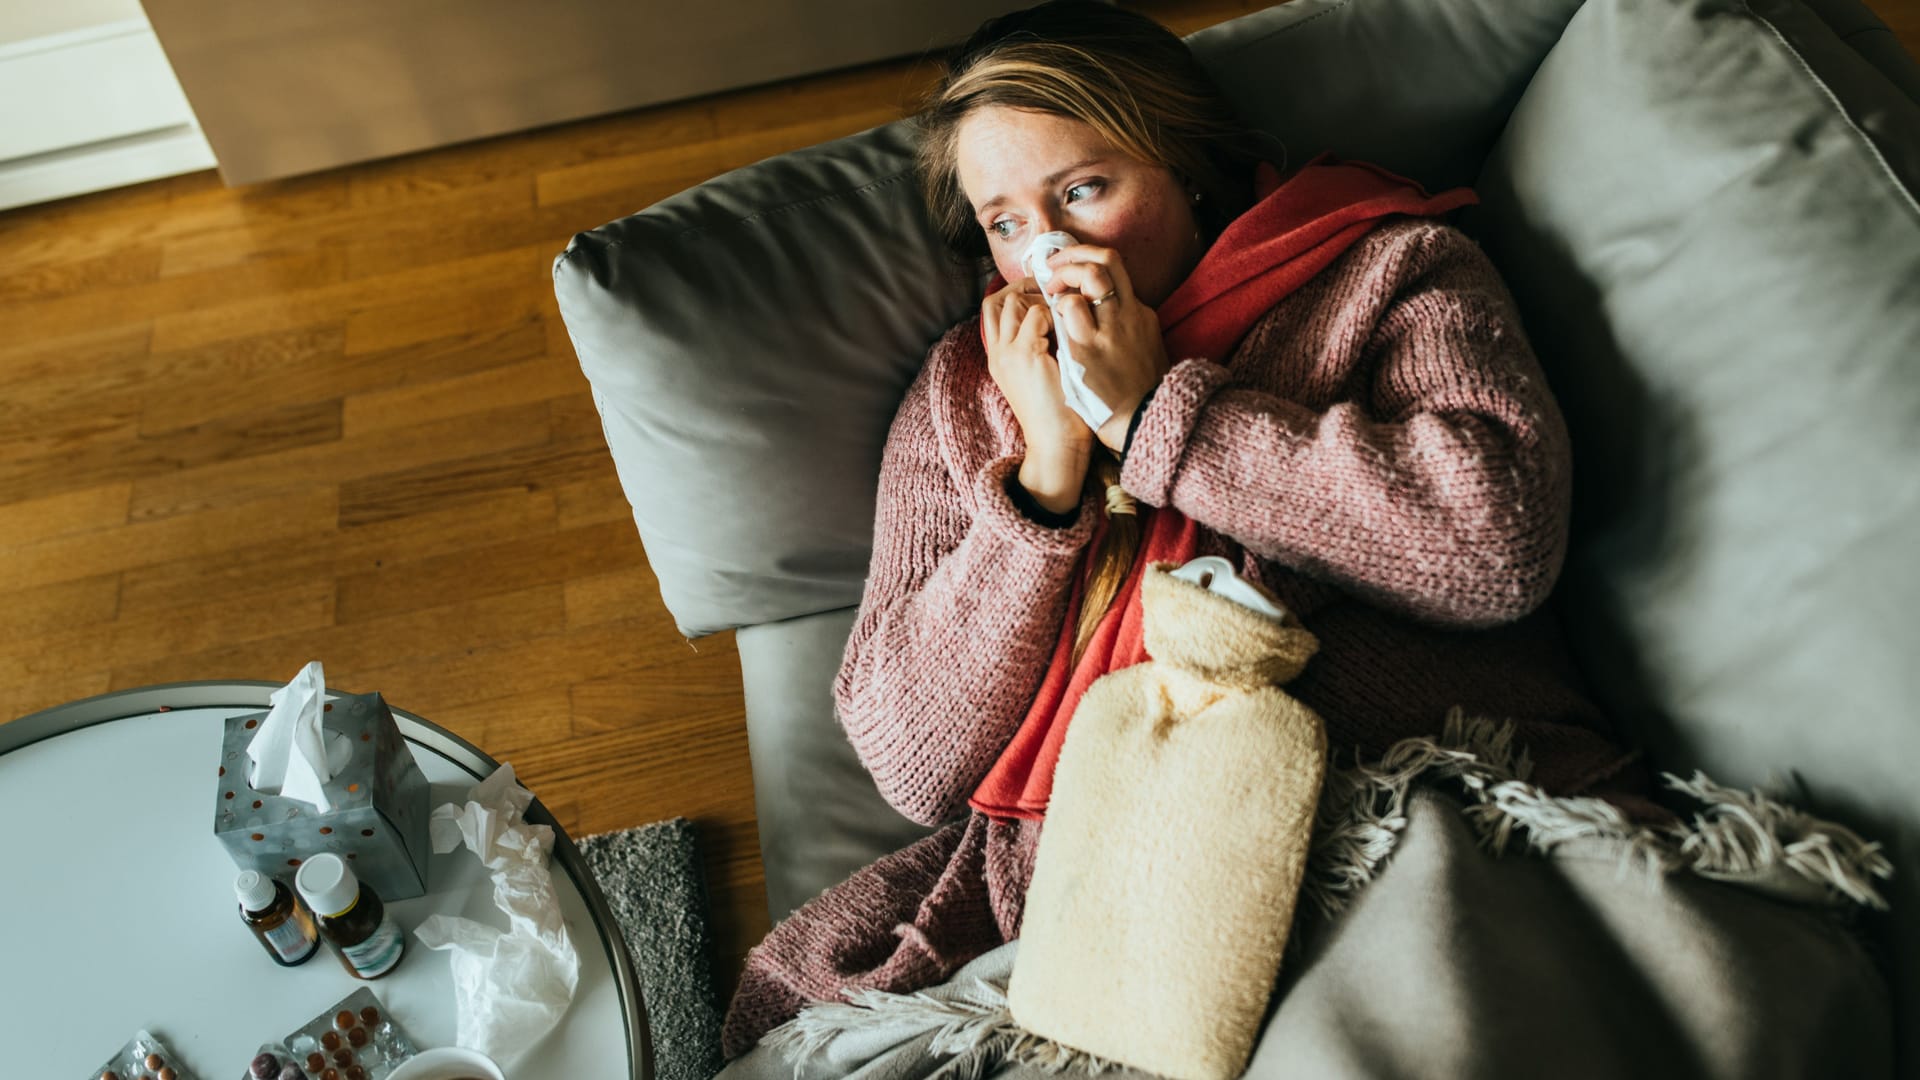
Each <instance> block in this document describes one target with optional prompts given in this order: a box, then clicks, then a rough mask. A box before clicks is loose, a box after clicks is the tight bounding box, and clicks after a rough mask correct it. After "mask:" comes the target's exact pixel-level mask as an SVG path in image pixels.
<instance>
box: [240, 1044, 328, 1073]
mask: <svg viewBox="0 0 1920 1080" xmlns="http://www.w3.org/2000/svg"><path fill="white" fill-rule="evenodd" d="M241 1080H313V1077H311V1076H308V1075H307V1074H306V1072H305V1071H304V1070H302V1069H301V1068H300V1066H299V1064H298V1063H297V1062H295V1061H294V1060H293V1054H292V1053H291V1052H290V1051H288V1050H287V1048H286V1047H284V1046H281V1045H280V1044H279V1043H263V1044H262V1045H261V1047H260V1049H259V1051H257V1052H256V1053H255V1054H254V1055H253V1060H252V1061H250V1062H248V1063H247V1071H246V1073H245V1075H244V1076H242V1077H241Z"/></svg>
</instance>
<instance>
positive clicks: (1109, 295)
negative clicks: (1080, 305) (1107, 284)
mask: <svg viewBox="0 0 1920 1080" xmlns="http://www.w3.org/2000/svg"><path fill="white" fill-rule="evenodd" d="M1119 291H1120V290H1119V289H1112V290H1109V291H1108V292H1107V294H1106V295H1105V296H1096V297H1093V298H1092V299H1089V300H1088V301H1087V303H1089V304H1092V305H1093V306H1094V307H1099V306H1100V305H1101V304H1104V303H1106V302H1107V301H1109V300H1111V299H1113V296H1114V294H1115V293H1117V292H1119Z"/></svg>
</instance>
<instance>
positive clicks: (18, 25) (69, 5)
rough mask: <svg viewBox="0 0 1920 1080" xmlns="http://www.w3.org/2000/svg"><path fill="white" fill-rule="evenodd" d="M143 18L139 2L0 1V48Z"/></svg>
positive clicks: (71, 0)
mask: <svg viewBox="0 0 1920 1080" xmlns="http://www.w3.org/2000/svg"><path fill="white" fill-rule="evenodd" d="M146 17H147V16H146V13H145V12H143V11H142V10H140V0H0V45H5V44H8V43H10V42H15V41H25V40H26V39H28V38H36V37H44V36H46V35H48V34H58V33H62V32H64V31H67V30H83V29H85V28H87V27H90V26H100V25H102V24H103V23H111V22H119V21H120V20H122V19H145V18H146Z"/></svg>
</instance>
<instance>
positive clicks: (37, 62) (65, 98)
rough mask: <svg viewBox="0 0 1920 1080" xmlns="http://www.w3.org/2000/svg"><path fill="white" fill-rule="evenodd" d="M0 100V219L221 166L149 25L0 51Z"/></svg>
mask: <svg viewBox="0 0 1920 1080" xmlns="http://www.w3.org/2000/svg"><path fill="white" fill-rule="evenodd" d="M0 101H3V102H7V106H6V109H5V113H6V120H5V123H4V124H0V210H5V209H9V208H12V207H16V206H26V205H28V204H31V203H38V202H47V201H50V200H53V199H63V198H66V197H67V196H70V195H81V194H85V193H87V192H92V191H100V190H103V189H106V188H112V187H120V186H123V185H126V184H137V183H141V182H142V181H146V180H157V179H159V178H161V177H163V176H175V175H178V174H180V173H185V172H197V171H199V170H201V169H210V168H213V167H214V166H215V165H216V164H217V163H216V161H215V159H214V156H213V148H212V147H211V146H209V145H208V144H207V139H206V136H205V135H203V134H202V133H201V131H200V125H199V123H198V122H196V121H195V120H194V116H193V110H192V109H191V108H190V107H189V106H188V105H187V98H186V95H185V94H184V93H182V92H181V90H180V83H179V81H178V80H177V79H175V78H174V75H173V68H172V67H171V66H169V65H168V63H167V59H166V54H165V53H164V52H162V51H161V49H160V42H159V40H158V39H157V38H155V37H154V34H153V29H152V27H150V26H149V25H147V22H146V20H145V19H128V20H123V21H120V22H114V23H108V24H106V25H104V26H99V27H91V28H88V29H85V30H75V31H70V32H67V33H61V34H49V35H47V36H45V37H39V38H32V39H29V40H27V41H21V42H14V43H11V44H8V45H5V46H0Z"/></svg>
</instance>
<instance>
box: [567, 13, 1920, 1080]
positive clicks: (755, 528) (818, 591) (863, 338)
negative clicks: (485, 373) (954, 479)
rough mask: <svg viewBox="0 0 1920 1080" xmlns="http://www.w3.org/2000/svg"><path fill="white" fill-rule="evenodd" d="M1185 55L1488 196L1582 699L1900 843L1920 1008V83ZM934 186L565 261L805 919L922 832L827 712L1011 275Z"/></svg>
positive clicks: (646, 232)
mask: <svg viewBox="0 0 1920 1080" xmlns="http://www.w3.org/2000/svg"><path fill="white" fill-rule="evenodd" d="M1190 41H1191V44H1192V45H1193V47H1194V49H1195V50H1196V52H1197V53H1198V54H1199V55H1200V56H1201V57H1202V59H1203V61H1204V62H1205V63H1206V64H1207V65H1208V67H1209V69H1210V70H1211V71H1212V72H1213V73H1214V75H1215V77H1216V78H1217V80H1218V81H1219V82H1220V83H1221V85H1222V86H1223V87H1224V88H1225V89H1226V91H1227V92H1228V94H1229V95H1230V96H1231V97H1232V98H1233V99H1234V100H1235V102H1236V103H1237V104H1238V105H1239V106H1240V107H1241V108H1242V109H1243V111H1244V112H1245V113H1246V115H1247V116H1248V118H1249V119H1250V120H1252V121H1254V122H1255V123H1257V124H1258V125H1260V126H1261V127H1263V128H1265V129H1267V130H1269V131H1271V132H1273V133H1274V134H1276V135H1278V136H1279V137H1280V138H1281V139H1282V140H1283V141H1284V142H1285V143H1286V145H1287V146H1288V147H1289V148H1290V150H1291V151H1292V153H1293V155H1295V156H1296V157H1297V158H1298V159H1301V160H1304V159H1305V158H1306V157H1309V156H1311V155H1313V154H1315V153H1317V152H1319V151H1321V150H1329V149H1330V150H1333V151H1334V152H1335V153H1337V154H1339V155H1341V156H1343V157H1347V158H1358V159H1363V160H1370V161H1375V162H1378V163H1380V164H1382V165H1384V166H1386V167H1387V168H1389V169H1392V170H1394V171H1396V172H1399V173H1402V174H1404V175H1407V176H1411V177H1413V178H1415V179H1418V180H1420V181H1421V182H1422V183H1424V184H1425V185H1426V186H1427V187H1428V188H1429V189H1439V188H1445V187H1451V186H1454V185H1471V186H1473V187H1474V188H1475V189H1476V190H1477V191H1478V192H1479V193H1480V195H1481V197H1482V200H1483V202H1482V204H1481V205H1480V206H1478V207H1474V208H1470V209H1469V210H1466V211H1463V212H1461V213H1460V214H1458V215H1456V217H1455V218H1454V221H1455V223H1456V224H1457V225H1459V226H1460V227H1461V228H1463V229H1464V230H1466V231H1467V232H1468V233H1469V234H1470V235H1472V236H1474V237H1475V238H1476V239H1477V240H1478V241H1479V242H1480V243H1481V244H1482V246H1483V247H1484V248H1485V249H1486V250H1487V252H1488V253H1489V255H1490V256H1491V257H1492V258H1493V260H1494V262H1495V263H1496V264H1497V265H1498V266H1499V267H1500V268H1501V270H1502V272H1503V273H1504V274H1505V275H1506V277H1507V279H1508V281H1509V284H1510V285H1511V286H1512V288H1513V291H1514V294H1515V297H1516V298H1517V300H1518V301H1519V304H1520V307H1521V310H1522V312H1523V315H1524V317H1525V320H1526V328H1527V332H1528V334H1529V337H1530V339H1531V340H1532V342H1533V344H1534V347H1535V350H1536V351H1537V352H1538V354H1539V356H1540V358H1541V361H1542V363H1543V365H1544V367H1545V369H1546V372H1547V374H1548V377H1549V379H1550V380H1551V381H1552V383H1553V386H1554V390H1555V392H1556V393H1557V395H1558V396H1559V399H1560V402H1561V405H1562V407H1563V409H1564V411H1565V413H1566V415H1567V418H1568V422H1569V425H1570V427H1571V430H1572V434H1573V437H1574V442H1575V468H1576V479H1575V504H1576V505H1575V522H1574V524H1575V536H1574V543H1573V548H1572V551H1571V553H1570V555H1569V559H1568V563H1567V567H1566V570H1565V573H1564V575H1563V577H1562V581H1561V585H1560V588H1559V589H1558V590H1557V591H1556V594H1555V596H1554V599H1553V601H1552V604H1553V606H1554V607H1555V609H1556V610H1557V612H1558V613H1559V615H1560V616H1561V618H1562V619H1563V620H1564V622H1565V624H1566V626H1567V628H1568V630H1569V632H1570V635H1571V638H1572V640H1573V641H1574V643H1575V646H1576V650H1577V658H1578V660H1579V661H1580V664H1581V666H1582V668H1583V671H1584V673H1585V674H1586V675H1587V676H1588V677H1589V678H1590V680H1591V681H1592V683H1593V685H1594V687H1595V690H1596V692H1597V693H1598V695H1599V696H1600V698H1601V700H1602V702H1603V704H1605V705H1606V706H1607V707H1608V708H1609V709H1610V711H1611V712H1612V713H1613V714H1614V715H1615V716H1616V717H1617V718H1618V719H1619V720H1620V721H1621V722H1622V723H1623V725H1625V726H1626V727H1627V729H1628V730H1629V731H1630V732H1631V733H1632V734H1633V735H1634V736H1635V737H1636V738H1638V739H1639V740H1640V741H1642V742H1643V743H1645V744H1646V745H1648V746H1649V747H1650V748H1651V751H1652V753H1653V755H1654V759H1655V762H1656V764H1657V765H1658V766H1659V767H1661V768H1663V769H1666V770H1670V771H1674V772H1683V773H1684V772H1686V771H1690V770H1691V769H1693V768H1696V767H1697V768H1702V769H1705V770H1706V771H1707V772H1709V773H1710V774H1711V775H1712V776H1713V777H1714V778H1715V779H1717V780H1719V781H1720V782H1722V783H1726V784H1732V785H1738V786H1748V785H1760V784H1768V783H1772V784H1775V785H1778V786H1784V787H1786V788H1787V789H1788V791H1789V792H1790V793H1791V798H1792V799H1793V800H1794V801H1797V802H1800V803H1803V804H1805V805H1807V806H1808V807H1810V808H1811V809H1814V810H1815V811H1817V812H1819V813H1821V814H1824V815H1826V816H1830V817H1832V818H1835V819H1838V820H1839V821H1842V822H1844V823H1846V824H1848V825H1850V826H1852V827H1854V828H1856V829H1857V830H1859V831H1860V832H1862V833H1863V834H1865V835H1867V836H1870V837H1873V838H1875V839H1878V840H1881V841H1883V842H1884V843H1885V845H1886V847H1887V853H1888V855H1890V856H1891V858H1892V859H1893V861H1894V864H1895V866H1896V870H1897V872H1896V876H1895V878H1894V879H1893V881H1892V882H1891V883H1890V888H1889V890H1888V895H1889V898H1890V899H1891V901H1892V905H1893V908H1892V914H1891V915H1887V916H1880V917H1877V918H1876V919H1874V920H1872V921H1871V922H1870V924H1869V925H1868V927H1867V929H1868V931H1869V932H1870V934H1871V935H1872V936H1873V938H1874V939H1875V940H1876V941H1877V942H1878V944H1879V946H1880V947H1881V948H1882V949H1883V950H1884V954H1885V956H1886V957H1887V960H1886V963H1887V966H1888V970H1889V972H1890V975H1889V981H1890V983H1891V984H1892V993H1893V1002H1894V1006H1893V1007H1894V1013H1893V1015H1894V1016H1895V1017H1911V1016H1914V1015H1917V1014H1920V921H1916V919H1915V915H1914V913H1915V911H1916V910H1920V909H1917V908H1916V903H1920V889H1917V888H1916V886H1915V884H1914V883H1915V881H1916V868H1920V783H1916V780H1915V777H1914V776H1913V775H1912V773H1910V772H1909V770H1910V769H1912V768H1913V767H1914V763H1916V762H1920V663H1916V657H1920V616H1916V614H1915V613H1916V610H1920V572H1917V571H1916V570H1915V569H1914V567H1913V559H1914V555H1915V554H1916V552H1920V468H1916V467H1915V466H1916V464H1920V454H1917V453H1916V451H1920V200H1917V199H1916V192H1920V69H1917V68H1916V67H1915V65H1914V62H1913V60H1912V58H1911V57H1909V56H1908V55H1907V54H1906V53H1905V52H1904V51H1903V50H1902V49H1901V48H1900V46H1899V44H1898V43H1897V41H1896V40H1895V39H1894V37H1893V35H1892V34H1891V33H1890V32H1889V31H1888V30H1887V29H1886V27H1885V26H1884V25H1882V24H1881V23H1880V22H1879V21H1878V20H1877V19H1875V18H1874V17H1873V16H1872V15H1871V14H1870V13H1869V12H1868V11H1867V10H1866V9H1865V8H1863V7H1861V6H1859V5H1858V4H1857V3H1855V2H1854V0H1818V2H1815V3H1812V4H1810V5H1809V4H1803V3H1801V2H1799V0H1750V2H1740V0H1586V2H1585V3H1584V4H1582V3H1580V2H1578V0H1294V2H1293V3H1289V4H1285V5H1282V6H1278V7H1274V8H1270V9H1267V10H1265V11H1261V12H1257V13H1254V14H1251V15H1247V16H1244V17H1241V18H1238V19H1235V20H1233V21H1231V22H1228V23H1225V24H1222V25H1219V26H1216V27H1213V28H1210V29H1208V30H1205V31H1202V32H1200V33H1198V34H1195V35H1193V37H1192V38H1191V39H1190ZM908 155H909V134H908V132H907V131H906V130H905V126H904V125H902V124H891V125H886V126H883V127H880V128H876V129H873V130H871V131H867V132H863V133H861V134H859V135H855V136H852V137H849V138H845V139H840V140H837V141H835V142H832V143H828V144H825V145H822V146H816V147H811V148H807V149H804V150H800V151H795V152H793V153H789V154H783V155H780V156H779V157H776V158H773V159H770V160H768V161H764V162H760V163H758V164H756V165H753V166H750V167H748V168H745V169H741V170H738V171H736V172H733V173H729V174H727V175H724V176H721V177H717V178H715V179H714V180H711V181H709V182H707V183H705V184H702V185H700V186H698V187H696V188H694V189H692V190H689V191H687V192H683V193H681V194H679V195H676V196H674V197H673V198H670V199H667V200H665V201H663V202H661V203H659V204H657V205H655V206H652V207H650V208H648V209H646V210H643V211H641V212H639V213H636V214H633V215H630V216H628V217H625V218H622V219H620V220H618V221H615V222H611V223H609V224H607V225H605V226H602V227H601V228H599V229H595V230H593V231H591V232H587V233H582V234H580V235H579V236H577V237H575V238H574V240H573V242H572V243H571V244H570V245H569V246H568V248H567V250H566V252H565V253H564V254H562V255H561V256H560V257H559V258H558V259H557V260H556V262H555V265H554V273H555V288H556V291H557V293H558V296H559V301H560V307H561V311H562V313H563V315H564V317H565V320H566V323H567V326H568V329H569V331H570V333H571V335H572V338H573V341H574V345H575V348H576V350H577V351H578V354H579V357H580V362H581V366H582V368H583V369H584V370H585V372H586V374H587V376H588V378H589V379H590V381H591V383H592V385H593V389H594V395H595V400H596V403H597V405H598V406H599V408H600V411H601V415H602V418H603V420H604V424H605V430H606V436H607V441H608V444H609V446H610V447H611V448H612V452H613V455H614V459H615V463H616V465H617V467H618V470H619V474H620V479H621V483H622V485H623V487H624V488H625V491H626V493H627V496H628V498H629V501H630V502H631V503H632V505H633V511H634V520H635V523H636V525H637V526H638V528H639V532H640V536H641V539H642V541H643V542H644V544H645V546H646V551H647V555H648V559H649V561H650V563H651V564H652V567H653V569H654V571H655V572H656V573H657V574H658V577H659V580H660V587H661V593H662V596H663V599H664V600H665V603H666V606H667V608H668V609H669V610H670V611H671V612H672V614H673V617H674V619H675V620H676V622H677V623H678V625H679V627H680V629H681V631H682V632H683V633H684V634H686V635H688V636H689V637H697V636H700V635H703V634H709V633H713V632H716V631H720V630H723V629H727V628H737V629H738V635H737V641H738V646H739V652H740V658H741V667H742V673H743V678H744V680H745V691H746V702H747V712H748V725H749V736H750V740H751V746H752V757H753V768H754V784H755V797H756V802H757V806H758V812H759V818H760V826H761V848H762V856H763V859H764V861H765V865H766V874H767V889H768V898H769V903H770V905H771V907H772V914H773V916H774V918H775V919H776V920H777V919H779V918H781V917H783V916H784V915H786V914H787V913H788V912H789V911H790V910H791V909H792V908H794V907H795V906H797V905H799V904H800V903H802V902H804V901H805V900H806V899H808V898H809V897H811V896H812V895H814V894H815V893H817V892H818V891H820V890H821V889H823V888H825V887H827V886H829V885H831V884H833V883H834V882H837V881H839V880H840V879H842V878H843V877H845V876H846V874H847V873H849V872H850V871H852V870H853V869H855V868H856V867H858V866H860V865H864V864H865V863H866V862H868V861H870V860H871V859H872V858H874V857H875V856H877V855H878V854H880V853H883V852H885V851H890V850H893V849H895V848H897V847H899V846H901V845H902V844H904V843H906V842H908V841H910V840H912V839H914V838H915V837H917V836H919V835H921V834H922V833H923V832H924V830H922V829H920V828H919V827H917V826H914V825H913V824H911V823H909V822H907V821H906V820H905V819H903V818H901V817H900V816H899V815H898V814H895V813H894V812H893V811H891V809H890V808H888V807H887V806H886V805H885V804H884V803H883V802H882V801H881V800H880V799H879V797H878V795H877V794H876V793H875V791H874V789H873V785H872V783H871V781H870V780H869V779H868V778H867V777H866V774H865V773H864V771H863V770H862V769H861V768H860V766H859V764H858V762H857V761H856V760H855V759H854V757H853V754H852V751H851V749H850V748H849V747H848V746H847V743H846V741H845V739H844V737H843V736H842V735H841V734H840V732H839V728H838V725H837V724H836V722H835V720H834V718H833V715H832V704H831V701H830V698H829V694H828V687H829V683H830V681H831V679H832V677H833V674H834V672H835V671H836V670H837V668H838V665H839V662H840V658H841V650H842V648H843V646H844V643H845V640H846V637H847V634H848V632H849V629H850V626H851V623H852V619H853V615H854V612H855V609H856V607H857V605H858V603H859V601H860V594H861V588H862V584H863V580H864V576H865V572H866V567H867V561H868V557H869V543H870V539H871V523H872V516H873V496H874V481H875V478H876V477H877V475H878V468H879V461H880V452H881V446H882V443H883V441H884V438H885V435H886V432H887V427H888V423H889V421H890V419H891V417H892V414H893V410H894V407H895V405H896V403H897V402H898V401H899V399H900V396H901V395H902V393H903V392H904V390H905V388H906V386H907V384H908V383H909V381H910V380H911V379H912V377H913V375H914V373H915V371H916V370H917V368H918V365H919V364H920V362H921V361H922V359H923V357H924V355H925V352H926V349H927V347H928V345H929V344H930V343H931V342H932V341H933V340H935V339H936V338H937V337H938V336H939V335H940V333H941V332H942V331H943V330H944V329H946V328H947V327H949V326H950V325H952V324H953V323H955V322H957V321H959V320H960V319H962V318H964V317H965V316H967V315H968V314H969V313H970V312H972V311H973V310H975V309H976V308H977V305H978V303H979V299H980V295H981V282H982V280H983V279H984V275H970V274H964V273H955V274H948V275H946V276H934V277H929V276H928V274H927V273H925V272H924V271H925V270H926V269H927V268H937V267H942V266H944V265H946V259H945V258H944V257H943V256H942V255H941V254H940V252H939V251H938V248H937V241H936V240H935V238H934V237H933V235H932V233H931V230H930V229H929V227H928V225H927V223H926V220H925V216H924V212H923V210H922V209H921V208H920V207H919V206H918V204H917V199H916V196H915V193H914V188H913V186H912V182H911V177H910V175H909V173H908V171H907V170H908V161H909V156H908ZM898 267H913V268H915V270H916V272H914V273H900V272H897V269H896V268H898ZM1903 1038H1904V1039H1907V1040H1911V1039H1912V1033H1911V1032H1907V1033H1905V1034H1904V1035H1903ZM1901 1058H1902V1061H1903V1069H1904V1075H1909V1076H1920V1046H1917V1045H1915V1044H1914V1043H1913V1042H1911V1041H1908V1042H1907V1043H1906V1044H1905V1045H1904V1046H1903V1048H1902V1053H1901Z"/></svg>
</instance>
